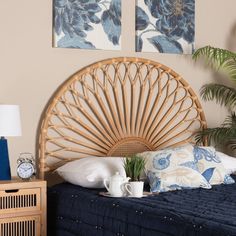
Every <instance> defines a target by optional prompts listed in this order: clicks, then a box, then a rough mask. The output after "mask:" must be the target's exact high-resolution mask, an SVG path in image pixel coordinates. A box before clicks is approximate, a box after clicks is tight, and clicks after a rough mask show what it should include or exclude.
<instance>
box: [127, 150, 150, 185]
mask: <svg viewBox="0 0 236 236" xmlns="http://www.w3.org/2000/svg"><path fill="white" fill-rule="evenodd" d="M145 164H146V161H145V159H144V158H142V157H140V156H138V155H132V156H130V157H126V158H125V160H124V168H125V172H126V175H127V176H128V177H130V180H131V181H140V176H141V174H142V173H143V171H144V169H145Z"/></svg>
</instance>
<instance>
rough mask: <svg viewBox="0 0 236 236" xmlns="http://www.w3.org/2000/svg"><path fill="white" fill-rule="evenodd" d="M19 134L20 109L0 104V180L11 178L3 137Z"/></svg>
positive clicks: (5, 141)
mask: <svg viewBox="0 0 236 236" xmlns="http://www.w3.org/2000/svg"><path fill="white" fill-rule="evenodd" d="M12 136H21V121H20V109H19V106H17V105H1V104H0V137H1V138H0V180H10V179H11V168H10V162H9V155H8V147H7V140H6V139H5V137H12Z"/></svg>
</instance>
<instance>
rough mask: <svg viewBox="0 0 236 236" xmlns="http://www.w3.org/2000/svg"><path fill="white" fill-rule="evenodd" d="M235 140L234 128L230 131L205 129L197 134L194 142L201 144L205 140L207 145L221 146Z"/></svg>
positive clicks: (235, 132)
mask: <svg viewBox="0 0 236 236" xmlns="http://www.w3.org/2000/svg"><path fill="white" fill-rule="evenodd" d="M235 138H236V127H235V128H234V129H233V130H232V128H229V127H217V128H207V129H204V130H202V131H200V132H198V133H197V135H196V136H195V140H196V143H197V144H201V143H202V142H203V141H204V140H206V139H207V141H208V144H209V145H212V144H215V145H222V144H225V143H226V142H227V141H229V140H231V139H235Z"/></svg>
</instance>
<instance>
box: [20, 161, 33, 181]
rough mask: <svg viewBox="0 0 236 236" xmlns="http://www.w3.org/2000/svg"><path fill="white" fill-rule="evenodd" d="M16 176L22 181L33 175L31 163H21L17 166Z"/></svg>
mask: <svg viewBox="0 0 236 236" xmlns="http://www.w3.org/2000/svg"><path fill="white" fill-rule="evenodd" d="M17 174H18V176H19V177H20V178H22V179H29V178H31V176H32V175H33V174H34V166H33V165H32V164H31V163H28V162H23V163H21V164H20V165H19V166H18V168H17Z"/></svg>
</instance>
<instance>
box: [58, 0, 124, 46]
mask: <svg viewBox="0 0 236 236" xmlns="http://www.w3.org/2000/svg"><path fill="white" fill-rule="evenodd" d="M53 34H54V37H53V38H54V46H55V47H59V48H81V49H105V50H120V49H121V46H120V42H121V0H54V1H53Z"/></svg>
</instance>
